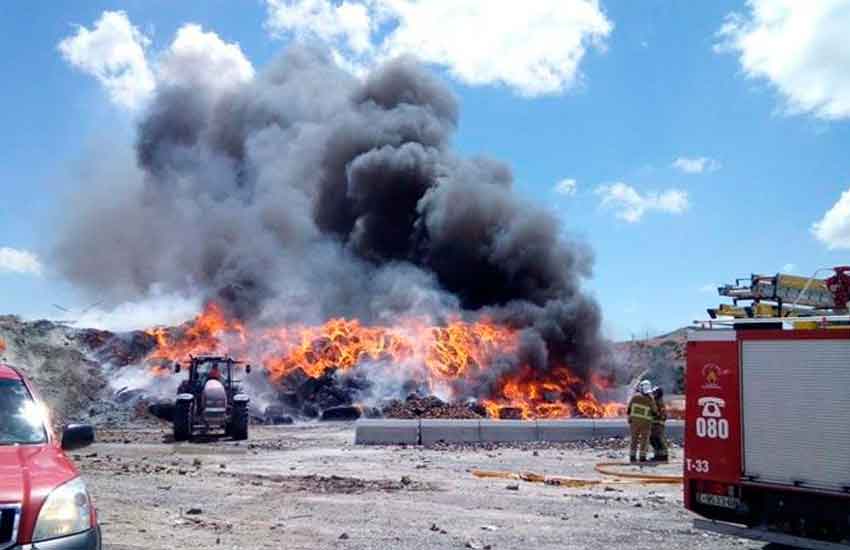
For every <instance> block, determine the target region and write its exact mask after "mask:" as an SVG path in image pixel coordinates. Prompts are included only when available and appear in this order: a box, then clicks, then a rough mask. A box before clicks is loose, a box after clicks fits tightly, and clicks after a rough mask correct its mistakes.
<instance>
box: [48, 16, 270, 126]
mask: <svg viewBox="0 0 850 550" xmlns="http://www.w3.org/2000/svg"><path fill="white" fill-rule="evenodd" d="M150 44H151V41H150V38H148V37H147V36H145V34H144V33H142V32H141V31H140V30H139V29H138V28H137V27H136V26H134V25H133V24H132V23H131V22H130V19H129V18H128V17H127V14H126V13H124V12H120V11H118V12H112V11H105V12H103V14H102V15H101V16H100V19H98V20H97V21H96V22H95V24H94V27H93V28H92V29H91V30H89V29H87V28H85V27H77V32H76V34H74V35H72V36H69V37H67V38H65V39H64V40H62V41H61V42H60V43H59V46H58V48H59V51H60V53H61V54H62V57H64V58H65V60H66V61H68V63H70V64H71V65H72V66H74V67H77V68H78V69H80V70H82V71H83V72H85V73H88V74H90V75H92V76H94V77H95V78H97V80H98V81H99V82H100V83H101V84H102V85H103V87H104V88H105V89H106V91H107V92H108V94H109V98H110V100H111V101H112V102H113V103H115V104H116V105H119V106H121V107H124V108H126V109H128V110H131V111H135V110H138V109H140V108H142V107H144V106H145V104H146V103H147V102H148V101H149V100H150V98H151V97H152V96H153V94H154V92H155V90H156V88H157V86H159V85H161V84H186V85H199V86H204V88H205V89H212V90H223V89H226V88H227V87H230V86H232V85H233V84H235V83H239V82H245V81H248V80H251V79H252V78H253V77H254V67H253V66H252V65H251V62H250V61H248V59H247V58H246V57H245V55H244V54H243V53H242V49H241V48H240V47H239V45H238V44H235V43H228V42H225V41H224V40H222V39H221V38H220V37H219V36H218V35H217V34H216V33H214V32H204V30H203V29H202V28H201V26H200V25H196V24H191V23H190V24H186V25H183V26H182V27H181V28H180V29H179V30H178V31H177V34H176V36H175V38H174V41H173V42H172V43H171V45H170V46H169V47H168V48H167V49H166V50H165V51H163V52H161V53H160V54H159V55H158V56H152V55H151V54H150V52H149V47H150Z"/></svg>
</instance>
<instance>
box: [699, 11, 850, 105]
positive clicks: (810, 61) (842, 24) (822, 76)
mask: <svg viewBox="0 0 850 550" xmlns="http://www.w3.org/2000/svg"><path fill="white" fill-rule="evenodd" d="M747 7H748V12H747V13H746V14H741V13H731V14H729V15H728V16H727V17H726V22H725V23H724V24H723V26H722V27H721V28H720V31H719V32H718V36H719V38H720V40H721V42H720V43H719V44H718V45H717V46H716V47H715V50H716V51H718V52H732V53H735V54H737V55H738V60H739V62H740V64H741V67H742V69H743V70H744V74H746V75H747V76H748V77H750V78H755V79H764V80H766V81H768V82H770V83H771V84H772V85H773V86H775V87H776V89H777V90H778V91H779V92H780V93H781V94H782V96H783V97H784V98H785V100H786V103H787V108H788V111H789V112H791V113H812V114H814V115H815V116H816V117H819V118H823V119H841V118H848V117H850V48H848V47H847V29H850V3H848V0H818V1H816V2H807V1H803V0H749V1H748V2H747Z"/></svg>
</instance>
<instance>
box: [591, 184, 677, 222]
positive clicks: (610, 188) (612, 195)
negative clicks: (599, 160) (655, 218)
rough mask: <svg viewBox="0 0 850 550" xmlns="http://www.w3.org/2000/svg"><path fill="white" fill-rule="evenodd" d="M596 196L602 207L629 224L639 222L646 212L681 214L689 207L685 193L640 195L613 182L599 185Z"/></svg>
mask: <svg viewBox="0 0 850 550" xmlns="http://www.w3.org/2000/svg"><path fill="white" fill-rule="evenodd" d="M596 194H597V195H599V196H600V197H601V200H602V206H605V207H609V208H613V209H614V210H616V215H617V217H618V218H620V219H622V220H625V221H627V222H629V223H636V222H639V221H640V220H641V219H642V218H643V216H644V214H646V213H647V212H652V211H657V212H667V213H669V214H682V213H683V212H685V211H686V210H687V209H688V207H689V204H688V194H687V192H685V191H681V190H679V189H668V190H666V191H663V192H661V193H658V192H648V193H644V194H641V193H640V192H639V191H638V190H636V189H635V188H634V187H632V186H630V185H627V184H625V183H622V182H615V183H611V184H607V185H600V186H599V187H597V188H596Z"/></svg>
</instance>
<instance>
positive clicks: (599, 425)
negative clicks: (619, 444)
mask: <svg viewBox="0 0 850 550" xmlns="http://www.w3.org/2000/svg"><path fill="white" fill-rule="evenodd" d="M628 436H629V422H628V420H626V419H625V418H599V419H596V420H594V421H593V437H596V438H607V437H628Z"/></svg>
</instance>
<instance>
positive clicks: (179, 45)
mask: <svg viewBox="0 0 850 550" xmlns="http://www.w3.org/2000/svg"><path fill="white" fill-rule="evenodd" d="M156 77H157V81H158V82H162V83H168V84H197V85H202V86H203V87H204V88H205V89H226V88H230V87H232V86H233V85H235V84H239V83H243V82H248V81H250V80H251V79H253V78H254V67H253V66H252V65H251V62H250V61H248V59H247V58H246V57H245V54H244V53H242V48H240V47H239V44H231V43H227V42H225V41H224V40H222V39H221V38H219V36H218V35H217V34H216V33H214V32H204V30H203V29H202V28H201V26H200V25H195V24H192V23H190V24H187V25H183V26H182V27H180V29H179V30H178V31H177V35H176V36H175V38H174V41H173V42H172V43H171V46H170V47H169V48H168V50H167V51H165V52H164V53H163V54H162V56H161V59H160V61H159V63H157V65H156Z"/></svg>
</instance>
